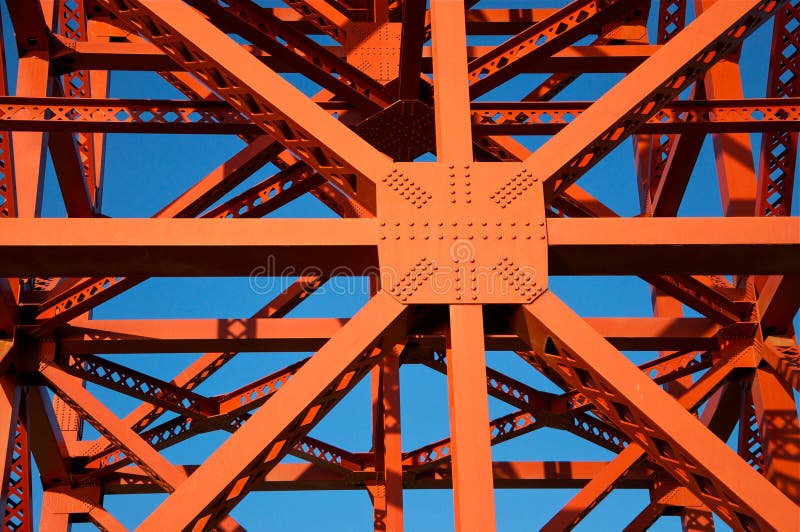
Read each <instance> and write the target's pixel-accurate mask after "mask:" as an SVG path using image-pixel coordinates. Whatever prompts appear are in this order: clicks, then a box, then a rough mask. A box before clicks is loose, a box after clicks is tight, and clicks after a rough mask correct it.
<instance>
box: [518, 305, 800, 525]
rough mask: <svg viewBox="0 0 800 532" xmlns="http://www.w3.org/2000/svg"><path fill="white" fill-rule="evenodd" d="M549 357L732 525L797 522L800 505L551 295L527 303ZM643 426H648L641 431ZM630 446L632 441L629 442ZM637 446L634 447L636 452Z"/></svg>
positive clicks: (535, 334) (537, 340)
mask: <svg viewBox="0 0 800 532" xmlns="http://www.w3.org/2000/svg"><path fill="white" fill-rule="evenodd" d="M525 308H526V311H528V312H529V314H528V326H529V331H528V332H529V334H531V337H532V338H531V339H532V342H534V344H535V346H536V347H537V349H538V350H539V352H541V353H543V359H544V360H545V361H546V362H547V364H548V365H549V366H550V367H551V368H552V369H554V370H556V371H558V372H559V373H560V374H561V375H562V376H567V378H568V379H569V380H570V381H571V384H573V385H576V386H579V387H580V388H583V391H584V393H587V390H591V393H590V395H589V397H590V400H591V401H592V402H593V403H594V404H595V406H597V407H598V408H600V409H601V410H602V411H603V413H604V414H605V415H608V416H610V417H611V419H613V420H614V421H615V422H616V423H617V424H618V425H620V426H621V427H622V428H623V430H625V429H627V432H628V433H629V435H630V436H631V438H632V439H633V440H634V441H636V442H637V443H638V444H639V445H641V446H642V447H643V448H645V449H647V452H648V454H649V455H650V456H651V457H652V458H653V459H654V460H655V461H656V462H658V463H659V464H661V465H662V466H664V467H666V468H667V469H668V470H669V471H670V473H671V474H672V475H673V476H675V477H676V478H677V479H678V480H679V481H680V482H681V483H682V484H685V485H686V486H688V487H690V488H691V489H692V491H693V492H694V493H695V494H696V495H697V496H698V497H700V498H701V500H702V501H703V502H704V503H705V504H707V505H708V506H709V507H710V508H712V509H713V510H714V512H715V513H717V515H719V516H720V517H722V518H723V519H724V520H725V521H726V522H727V523H729V524H730V525H731V526H737V527H745V526H752V525H754V524H757V525H758V526H759V527H761V528H766V527H770V528H774V529H777V530H783V529H791V527H792V526H794V524H793V523H794V522H795V517H794V516H795V515H796V510H797V507H796V505H795V504H794V503H793V502H792V501H791V500H789V499H788V498H787V497H786V495H784V494H783V493H781V492H780V491H779V490H777V489H776V488H775V486H773V485H772V484H770V483H769V482H768V481H767V480H766V479H764V477H762V476H760V475H758V474H757V473H756V472H755V471H753V469H751V468H750V467H749V466H748V465H747V464H746V463H744V462H742V461H741V459H739V457H738V456H736V454H735V453H734V452H733V451H732V450H731V449H730V448H729V447H728V446H727V445H726V444H725V443H724V442H722V441H721V440H719V439H718V438H717V437H716V436H715V435H713V434H712V433H711V432H710V431H708V430H707V429H706V428H705V427H703V426H702V424H700V423H699V421H698V420H697V418H695V417H693V416H692V415H691V414H689V412H687V411H686V409H685V408H684V407H682V406H681V405H680V404H679V403H678V402H676V401H675V400H674V399H673V398H671V397H670V396H669V395H667V394H666V392H664V391H663V390H661V389H660V388H658V386H657V385H656V384H654V383H653V382H652V381H650V380H649V379H648V378H646V376H645V375H644V374H642V373H641V371H640V370H639V369H638V368H636V367H635V366H634V365H633V364H632V363H631V362H630V361H628V360H627V359H626V358H625V357H624V355H622V354H621V353H619V352H618V351H616V350H615V349H614V348H613V347H611V346H610V345H609V344H607V343H606V342H605V341H604V340H603V339H602V338H599V337H598V335H597V334H596V333H595V332H594V331H593V330H592V329H591V327H589V326H588V325H586V324H585V322H583V321H582V320H581V319H580V318H579V317H578V316H577V315H575V314H574V313H573V312H572V311H571V310H570V309H569V308H568V307H566V306H565V305H564V304H563V303H561V301H560V300H559V299H558V298H557V297H556V296H554V295H552V294H551V293H546V294H544V295H543V296H542V297H540V298H539V299H537V300H536V302H535V303H533V304H532V305H529V306H526V307H525ZM642 429H644V430H642ZM629 448H631V446H629ZM630 452H633V448H631V451H630Z"/></svg>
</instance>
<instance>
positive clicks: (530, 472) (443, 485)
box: [103, 462, 652, 495]
mask: <svg viewBox="0 0 800 532" xmlns="http://www.w3.org/2000/svg"><path fill="white" fill-rule="evenodd" d="M606 464H607V463H606V462H494V463H493V464H492V470H493V472H494V485H495V488H503V489H506V488H508V489H510V488H522V489H525V488H547V489H559V488H565V489H577V488H580V487H582V486H584V485H586V484H587V483H588V482H589V480H590V479H591V478H593V477H594V476H595V475H596V474H598V473H599V472H600V471H601V470H602V469H603V468H604V467H605V466H606ZM176 467H181V468H182V469H183V470H184V471H185V472H186V474H191V473H192V472H193V471H194V470H195V469H197V466H195V465H185V466H176ZM650 475H652V472H651V471H649V470H648V469H647V468H645V467H639V466H637V467H634V468H633V469H632V470H631V472H630V473H628V475H626V477H625V479H623V480H622V481H621V482H620V483H619V485H617V487H618V488H622V489H647V488H648V487H649V486H650V478H649V476H650ZM374 478H375V471H374V470H373V471H357V472H352V473H347V474H344V473H337V472H335V471H332V470H331V469H329V468H326V467H323V466H320V465H317V464H285V463H282V464H278V465H277V466H276V467H275V468H274V469H273V470H272V471H270V472H269V473H268V474H267V475H266V477H265V478H264V479H263V480H262V481H261V482H258V483H256V484H255V486H254V487H253V491H298V490H342V489H364V486H365V485H366V483H367V482H369V481H370V480H374ZM452 486H453V483H452V477H451V470H450V463H449V462H448V463H444V464H442V465H441V466H440V467H438V468H437V469H435V470H432V471H428V472H425V473H424V474H418V475H405V478H404V479H403V487H404V488H406V489H451V488H452ZM103 492H104V493H106V494H110V495H118V494H134V493H160V492H162V490H161V489H160V488H159V486H158V485H157V484H155V483H154V482H153V481H152V479H151V478H149V477H148V476H147V475H145V474H144V473H142V472H141V471H140V470H139V468H138V467H136V466H130V467H126V468H124V469H122V470H120V471H118V472H116V473H113V474H111V475H109V476H108V477H105V478H104V480H103Z"/></svg>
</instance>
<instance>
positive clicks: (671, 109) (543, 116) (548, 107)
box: [471, 98, 800, 135]
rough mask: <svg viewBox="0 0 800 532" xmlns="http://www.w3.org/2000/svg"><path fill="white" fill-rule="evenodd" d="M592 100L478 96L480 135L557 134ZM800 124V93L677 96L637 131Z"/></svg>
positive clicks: (476, 110) (787, 127)
mask: <svg viewBox="0 0 800 532" xmlns="http://www.w3.org/2000/svg"><path fill="white" fill-rule="evenodd" d="M592 103H593V102H510V103H502V102H499V103H495V102H476V103H473V104H472V106H471V112H472V122H473V124H474V126H473V132H474V133H476V134H479V135H553V134H555V133H558V132H559V131H561V130H562V129H564V128H565V127H566V126H567V124H569V123H570V122H572V121H573V120H574V119H575V118H576V117H578V116H580V115H581V114H582V113H583V112H584V111H585V110H586V109H588V108H589V106H590V105H591V104H592ZM798 130H800V98H752V99H745V100H705V101H700V100H696V101H678V102H672V103H670V104H667V105H666V106H664V107H663V108H662V109H660V110H659V111H658V112H657V113H656V114H655V115H653V116H652V117H651V118H650V119H649V120H647V122H645V123H644V124H643V125H642V127H641V128H640V129H639V130H638V133H642V134H662V133H686V132H695V131H696V132H700V133H730V132H759V131H798Z"/></svg>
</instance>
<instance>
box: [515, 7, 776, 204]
mask: <svg viewBox="0 0 800 532" xmlns="http://www.w3.org/2000/svg"><path fill="white" fill-rule="evenodd" d="M775 7H776V4H774V3H764V2H758V1H756V0H752V1H743V2H725V3H724V5H722V4H718V5H715V6H712V7H711V8H710V9H708V10H707V11H706V12H705V13H704V14H703V15H701V16H700V17H698V18H697V19H696V20H695V21H694V22H693V23H692V24H690V25H689V26H687V27H686V29H684V30H683V31H681V32H680V33H679V34H678V35H676V36H675V37H674V38H673V39H672V40H671V41H670V46H669V47H664V48H661V49H660V50H659V51H658V52H656V53H654V54H653V55H652V56H651V57H650V58H649V59H647V60H646V61H645V62H643V63H642V64H641V65H640V66H639V67H638V68H637V69H635V70H634V71H633V72H631V73H630V74H629V75H628V76H626V77H625V78H624V79H623V80H622V81H621V82H619V83H618V84H617V85H616V86H615V87H614V88H612V89H611V90H610V91H608V92H607V93H605V94H604V95H603V96H602V97H601V98H600V99H599V100H598V101H597V102H596V104H595V105H593V106H592V108H591V109H590V110H587V112H585V113H583V114H582V115H581V116H579V117H578V118H576V119H575V120H574V121H573V122H571V123H570V125H569V126H567V127H566V128H564V130H563V131H561V132H560V133H559V134H558V135H556V136H555V137H553V138H552V139H551V140H550V141H549V142H547V143H546V144H545V145H544V146H542V147H541V148H540V149H538V150H536V152H535V153H534V154H533V155H531V156H530V157H529V158H528V159H527V160H525V161H524V164H525V165H526V166H528V167H530V168H536V171H537V173H538V174H540V175H541V176H542V178H543V179H544V180H546V181H545V184H546V191H545V195H546V198H547V199H552V197H553V196H556V195H559V194H560V193H562V192H563V191H565V190H566V189H567V188H569V186H570V185H571V184H572V183H574V182H575V181H576V180H577V179H578V178H580V177H581V176H582V175H583V174H584V173H585V172H586V171H588V170H589V168H591V167H592V166H593V165H595V164H596V163H597V162H598V161H599V160H600V159H601V158H602V157H603V156H604V155H605V154H607V153H608V152H609V151H610V150H611V149H613V148H614V147H615V146H617V145H618V144H619V143H621V142H622V141H623V140H624V139H625V138H626V137H627V136H628V135H629V134H631V133H633V132H634V131H635V130H637V129H638V127H639V126H640V125H642V124H643V123H644V122H646V121H647V120H648V119H649V118H650V117H651V116H653V115H654V114H655V113H656V112H657V111H658V110H659V109H660V108H661V107H663V106H664V105H665V104H666V103H667V102H668V101H669V99H671V98H674V97H675V96H677V95H678V94H679V93H680V92H681V91H682V90H684V89H685V88H686V87H688V85H689V84H690V83H691V82H692V81H694V80H695V79H697V78H698V77H699V76H701V75H702V74H703V73H704V72H705V71H707V70H708V69H709V68H710V67H711V66H712V65H713V64H714V63H715V62H717V61H719V60H720V59H721V58H722V56H723V55H724V53H726V52H727V51H730V50H733V49H734V48H735V47H736V46H737V45H738V44H739V43H740V42H741V40H742V39H743V38H744V37H745V36H746V35H748V34H749V33H750V32H752V31H754V30H755V29H756V28H757V27H758V25H759V24H761V23H763V22H764V21H765V20H766V19H767V18H768V17H769V16H770V15H771V14H772V12H773V10H774V9H775ZM687 64H692V68H691V69H688V70H687V69H686V65H687Z"/></svg>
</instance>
